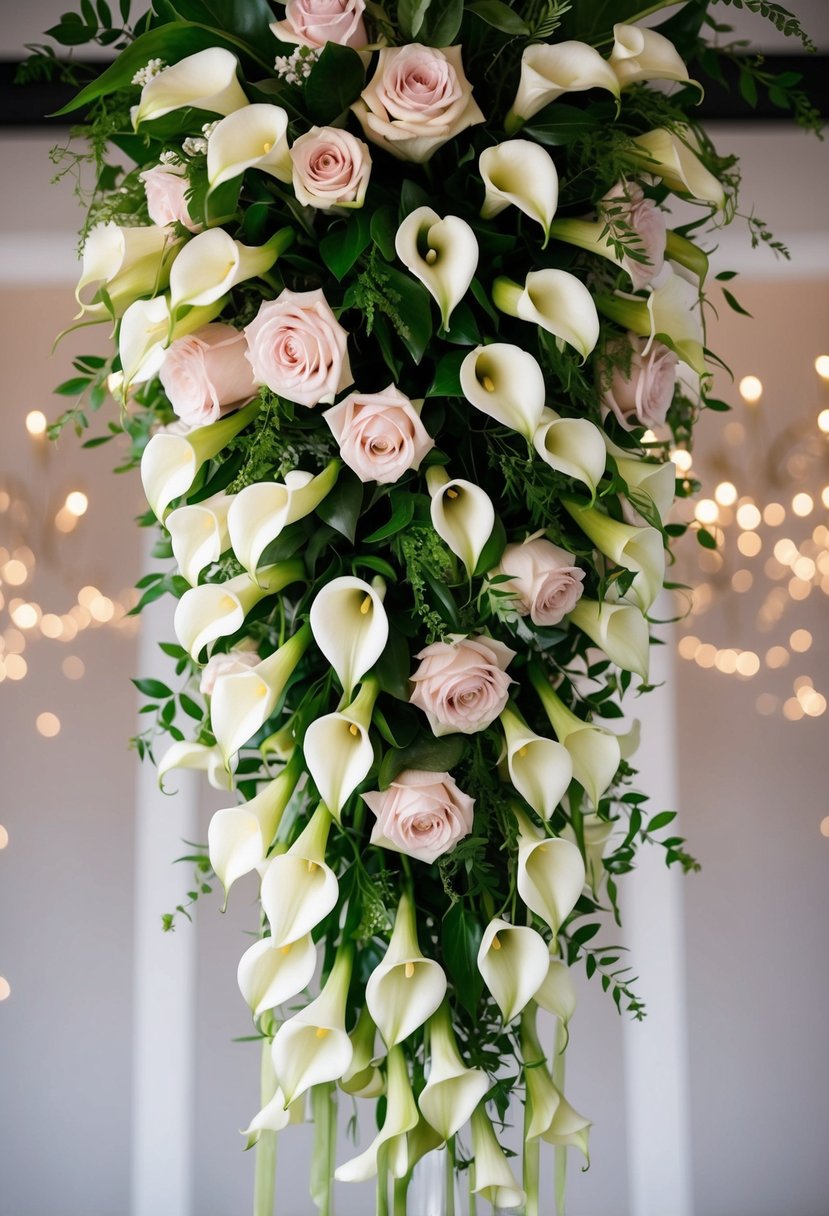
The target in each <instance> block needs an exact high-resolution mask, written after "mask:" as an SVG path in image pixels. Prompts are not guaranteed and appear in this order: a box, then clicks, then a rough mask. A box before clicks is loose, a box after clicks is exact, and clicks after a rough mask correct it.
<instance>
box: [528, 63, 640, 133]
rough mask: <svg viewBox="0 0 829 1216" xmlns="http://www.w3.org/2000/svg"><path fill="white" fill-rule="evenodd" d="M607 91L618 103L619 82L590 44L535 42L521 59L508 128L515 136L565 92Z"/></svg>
mask: <svg viewBox="0 0 829 1216" xmlns="http://www.w3.org/2000/svg"><path fill="white" fill-rule="evenodd" d="M585 89H607V90H608V92H610V93H612V94H613V96H614V97H615V98H616V99H617V100H618V98H619V91H620V86H619V80H618V77H617V75H616V73H615V71H614V70H613V68H612V67H611V66H610V64H609V63H608V62H607V60H606V59H602V57H601V55H600V54H599V52H598V51H597V50H595V49H594V48H593V47H592V46H588V45H587V43H586V42H557V43H552V44H548V43H543V42H539V43H535V44H534V45H533V46H528V47H527V48H526V50H525V51H524V54H523V55H522V57H521V80H520V82H519V85H518V93H517V95H516V98H515V101H514V102H513V103H512V109H511V110H510V112H509V114H508V115H507V117H506V121H505V123H504V126H505V128H506V130H507V133H508V134H512V132H513V131H515V130H516V129H517V128H518V127H519V126H520V125H521V124H522V123H523V122H526V121H527V119H528V118H532V116H533V115H534V114H537V113H538V111H539V110H542V109H543V108H544V106H546V105H549V103H550V102H551V101H555V99H556V98H557V97H560V96H561V94H562V93H580V92H583V91H584V90H585Z"/></svg>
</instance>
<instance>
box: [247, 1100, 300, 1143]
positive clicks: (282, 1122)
mask: <svg viewBox="0 0 829 1216" xmlns="http://www.w3.org/2000/svg"><path fill="white" fill-rule="evenodd" d="M304 1121H305V1101H304V1099H303V1098H299V1099H298V1100H297V1101H296V1102H294V1103H293V1104H292V1105H291V1106H287V1107H286V1105H285V1095H284V1094H283V1092H282V1090H281V1089H280V1088H279V1087H278V1086H277V1088H276V1091H275V1093H274V1095H273V1097H272V1098H271V1100H270V1102H268V1103H267V1104H266V1105H265V1106H263V1107H262V1109H261V1110H260V1112H259V1114H258V1115H255V1116H254V1118H253V1119H252V1120H251V1122H250V1124H249V1125H248V1127H246V1128H245V1130H244V1131H243V1132H242V1135H243V1136H247V1138H248V1142H247V1144H246V1146H245V1147H246V1148H252V1147H253V1145H254V1144H256V1143H257V1142H258V1140H259V1137H260V1136H261V1135H262V1133H263V1132H281V1131H284V1130H285V1128H286V1127H289V1126H290V1125H291V1124H292V1123H303V1122H304Z"/></svg>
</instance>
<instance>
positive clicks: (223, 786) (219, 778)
mask: <svg viewBox="0 0 829 1216" xmlns="http://www.w3.org/2000/svg"><path fill="white" fill-rule="evenodd" d="M174 768H192V769H198V770H199V771H200V772H205V773H207V780H208V781H209V782H210V784H211V785H212V786H213V789H214V790H231V789H233V768H235V766H233V767H232V768H231V769H226V768H225V765H224V761H223V759H222V753H221V752H220V751H219V749H218V747H208V746H207V745H206V744H205V743H189V742H187V741H186V740H184V741H182V742H180V743H172V744H171V745H170V746H169V747H168V748H167V751H166V752H165V753H164V755H163V756H162V757H161V759H160V760H159V762H158V784H159V786H160V787H161V788H162V789H163V788H164V778H165V777H166V775H167V773H170V772H172V771H173V769H174Z"/></svg>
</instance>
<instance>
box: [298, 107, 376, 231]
mask: <svg viewBox="0 0 829 1216" xmlns="http://www.w3.org/2000/svg"><path fill="white" fill-rule="evenodd" d="M291 161H292V162H293V182H294V194H295V195H296V196H297V199H298V201H299V202H300V203H302V205H303V206H304V207H319V208H320V209H321V210H323V211H328V210H329V209H330V208H331V207H362V205H363V201H364V199H365V197H366V188H367V186H368V179H369V177H370V176H371V156H370V155H369V150H368V145H367V144H364V143H363V141H362V140H361V139H357V138H356V137H355V136H354V135H352V134H351V133H350V132H349V131H340V130H339V129H338V128H337V127H312V128H311V130H310V131H308V133H307V134H306V135H300V137H299V139H298V140H296V142H295V143H294V146H293V147H292V148H291Z"/></svg>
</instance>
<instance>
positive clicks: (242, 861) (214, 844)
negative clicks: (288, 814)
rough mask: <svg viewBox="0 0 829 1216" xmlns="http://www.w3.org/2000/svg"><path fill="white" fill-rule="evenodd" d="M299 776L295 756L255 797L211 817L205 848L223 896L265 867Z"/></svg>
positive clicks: (299, 771) (298, 767)
mask: <svg viewBox="0 0 829 1216" xmlns="http://www.w3.org/2000/svg"><path fill="white" fill-rule="evenodd" d="M301 773H302V762H301V757H300V756H299V755H298V754H297V755H295V756H294V758H293V759H292V760H291V761H290V762H289V763H288V764H287V765H286V766H285V768H284V769H283V770H282V772H281V773H280V774H279V776H278V777H276V778H274V780H273V781H269V782H268V784H267V785H266V786H265V788H264V789H263V790H261V791H260V792H259V793H258V794H256V795H255V797H253V798H251V799H249V801H248V802H244V803H242V805H241V806H233V807H227V808H226V809H224V810H221V811H216V813H215V814H214V815H213V818H212V819H211V820H210V826H209V827H208V829H207V848H208V854H209V856H210V864H211V865H212V867H213V869H214V871H215V873H216V876H217V878H218V879H219V882H220V883H221V884H222V886H223V887H224V890H225V896H227V894H228V892H229V891H230V888H231V887H232V886H233V884H234V882H236V880H237V878H241V877H242V876H243V875H244V874H249V873H250V872H251V870H255V869H257V868H258V867H259V866H262V865H264V864H265V859H266V857H267V856H268V850H269V849H270V847H271V844H272V843H273V840H274V837H275V836H276V833H277V830H278V828H279V824H280V822H281V820H282V816H283V814H284V813H285V808H286V806H287V805H288V803H289V801H290V799H291V795H292V794H293V792H294V790H295V789H296V785H297V782H298V781H299V778H300V775H301ZM272 944H277V945H283V944H284V943H283V942H277V943H272Z"/></svg>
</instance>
